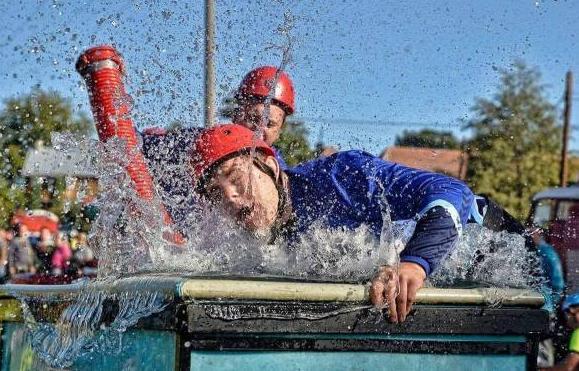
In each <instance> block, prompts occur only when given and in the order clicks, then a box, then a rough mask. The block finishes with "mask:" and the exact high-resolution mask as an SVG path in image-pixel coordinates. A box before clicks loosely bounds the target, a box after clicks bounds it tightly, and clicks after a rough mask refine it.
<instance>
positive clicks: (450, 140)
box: [394, 129, 460, 149]
mask: <svg viewBox="0 0 579 371" xmlns="http://www.w3.org/2000/svg"><path fill="white" fill-rule="evenodd" d="M394 143H395V145H397V146H404V147H423V148H446V149H459V148H460V141H459V140H458V139H457V138H456V137H455V136H454V135H453V134H452V132H450V131H437V130H432V129H422V130H420V131H411V130H404V132H403V133H402V135H401V136H398V135H397V136H396V139H395V142H394Z"/></svg>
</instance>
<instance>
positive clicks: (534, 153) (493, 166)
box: [465, 62, 561, 220]
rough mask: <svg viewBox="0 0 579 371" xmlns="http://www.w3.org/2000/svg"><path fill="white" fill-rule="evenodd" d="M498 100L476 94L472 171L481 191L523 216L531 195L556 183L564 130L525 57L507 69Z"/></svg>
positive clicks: (475, 185) (469, 125)
mask: <svg viewBox="0 0 579 371" xmlns="http://www.w3.org/2000/svg"><path fill="white" fill-rule="evenodd" d="M501 73H502V76H501V85H500V87H499V91H498V92H497V93H496V94H495V96H494V97H493V99H483V98H479V99H477V101H476V103H475V105H474V106H473V108H472V110H473V112H474V118H472V119H471V120H470V121H469V122H468V123H467V124H466V125H465V127H466V128H469V129H471V130H472V131H473V138H472V140H471V142H470V143H469V148H468V152H469V162H468V174H467V177H468V178H469V181H470V184H471V185H472V187H473V188H474V190H475V191H476V192H477V193H481V194H486V195H488V196H490V197H492V198H494V199H495V200H496V201H497V202H498V203H499V204H501V205H502V206H503V207H505V208H506V209H507V210H508V211H509V212H511V213H512V214H513V215H514V216H515V217H517V218H519V219H521V220H522V219H524V218H525V217H526V216H527V214H528V212H529V206H530V199H531V197H532V195H533V194H534V193H536V192H538V191H540V190H542V189H544V188H546V187H550V186H554V185H555V184H557V179H558V172H559V166H558V160H559V151H560V138H561V130H560V127H559V126H558V125H557V120H556V110H555V107H554V106H553V105H552V104H551V103H550V102H549V101H548V100H547V98H546V97H545V91H544V90H545V89H544V86H543V85H541V84H540V78H541V75H540V73H539V72H538V71H537V70H536V69H534V68H530V67H527V66H526V65H525V64H523V63H522V62H518V63H515V64H514V66H513V68H512V69H511V70H503V71H502V72H501Z"/></svg>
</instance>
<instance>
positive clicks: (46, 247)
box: [35, 228, 55, 274]
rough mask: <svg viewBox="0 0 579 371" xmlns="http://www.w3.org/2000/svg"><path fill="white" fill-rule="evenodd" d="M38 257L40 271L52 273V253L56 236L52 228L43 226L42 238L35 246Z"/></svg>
mask: <svg viewBox="0 0 579 371" xmlns="http://www.w3.org/2000/svg"><path fill="white" fill-rule="evenodd" d="M35 247H36V248H35V250H36V257H37V258H38V269H37V270H38V272H39V273H43V274H50V273H51V272H52V254H53V253H54V250H55V243H54V236H53V234H52V232H51V231H50V229H48V228H42V229H41V230H40V238H39V239H38V242H37V243H36V246H35Z"/></svg>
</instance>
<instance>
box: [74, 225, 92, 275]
mask: <svg viewBox="0 0 579 371" xmlns="http://www.w3.org/2000/svg"><path fill="white" fill-rule="evenodd" d="M71 262H72V265H73V266H74V268H75V269H76V274H77V275H78V276H94V275H96V261H95V257H94V253H93V251H92V249H91V248H90V247H89V246H88V241H87V236H86V233H82V232H81V233H79V234H78V238H77V248H76V249H75V250H74V253H73V256H72V260H71Z"/></svg>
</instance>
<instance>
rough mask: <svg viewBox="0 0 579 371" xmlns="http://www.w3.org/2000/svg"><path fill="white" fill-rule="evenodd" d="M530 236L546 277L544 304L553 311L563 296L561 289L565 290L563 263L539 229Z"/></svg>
mask: <svg viewBox="0 0 579 371" xmlns="http://www.w3.org/2000/svg"><path fill="white" fill-rule="evenodd" d="M531 237H532V238H533V242H534V243H535V246H536V247H537V250H538V252H539V256H540V258H541V267H542V268H543V272H544V273H545V277H546V278H547V285H548V290H549V291H550V292H549V295H547V297H546V303H545V305H546V306H547V308H549V309H550V310H551V311H554V310H555V309H556V308H557V306H558V305H559V302H560V301H561V298H562V297H563V291H564V290H565V279H564V274H563V265H562V264H561V259H560V258H559V254H557V251H555V248H554V247H553V246H551V245H550V244H548V243H547V242H546V241H545V238H544V234H543V231H542V230H541V229H537V230H535V232H533V233H532V234H531Z"/></svg>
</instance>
